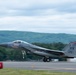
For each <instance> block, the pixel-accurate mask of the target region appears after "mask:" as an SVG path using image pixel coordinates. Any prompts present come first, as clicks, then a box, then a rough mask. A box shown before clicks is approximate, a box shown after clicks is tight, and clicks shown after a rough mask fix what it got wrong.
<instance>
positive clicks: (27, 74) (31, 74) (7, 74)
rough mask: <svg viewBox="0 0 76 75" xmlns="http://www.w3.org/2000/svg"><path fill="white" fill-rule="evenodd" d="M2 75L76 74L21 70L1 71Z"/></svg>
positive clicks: (71, 74) (74, 74)
mask: <svg viewBox="0 0 76 75" xmlns="http://www.w3.org/2000/svg"><path fill="white" fill-rule="evenodd" d="M0 75H76V73H71V72H70V73H67V72H54V71H41V70H40V71H39V70H38V71H37V70H20V69H10V68H6V69H0Z"/></svg>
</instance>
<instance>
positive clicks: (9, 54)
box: [0, 42, 66, 61]
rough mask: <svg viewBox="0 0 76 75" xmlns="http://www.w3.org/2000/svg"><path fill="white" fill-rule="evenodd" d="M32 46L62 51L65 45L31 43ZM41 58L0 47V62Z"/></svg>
mask: <svg viewBox="0 0 76 75" xmlns="http://www.w3.org/2000/svg"><path fill="white" fill-rule="evenodd" d="M33 44H34V45H37V46H41V47H44V48H48V49H53V50H62V49H63V48H64V47H65V45H66V44H63V43H61V42H58V43H49V44H48V43H33ZM41 59H42V57H40V56H36V55H33V54H30V53H26V52H25V51H23V50H19V49H11V48H4V47H0V61H7V60H10V61H27V60H41Z"/></svg>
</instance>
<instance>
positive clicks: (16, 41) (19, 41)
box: [13, 40, 22, 43]
mask: <svg viewBox="0 0 76 75" xmlns="http://www.w3.org/2000/svg"><path fill="white" fill-rule="evenodd" d="M13 43H22V41H21V40H15V41H13Z"/></svg>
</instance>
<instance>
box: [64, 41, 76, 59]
mask: <svg viewBox="0 0 76 75" xmlns="http://www.w3.org/2000/svg"><path fill="white" fill-rule="evenodd" d="M63 51H64V54H65V56H68V57H75V58H76V42H71V43H69V44H68V45H67V46H66V47H65V48H64V49H63Z"/></svg>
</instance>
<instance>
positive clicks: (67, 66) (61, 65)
mask: <svg viewBox="0 0 76 75" xmlns="http://www.w3.org/2000/svg"><path fill="white" fill-rule="evenodd" d="M3 64H4V68H16V69H26V70H51V71H61V72H76V62H3Z"/></svg>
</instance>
